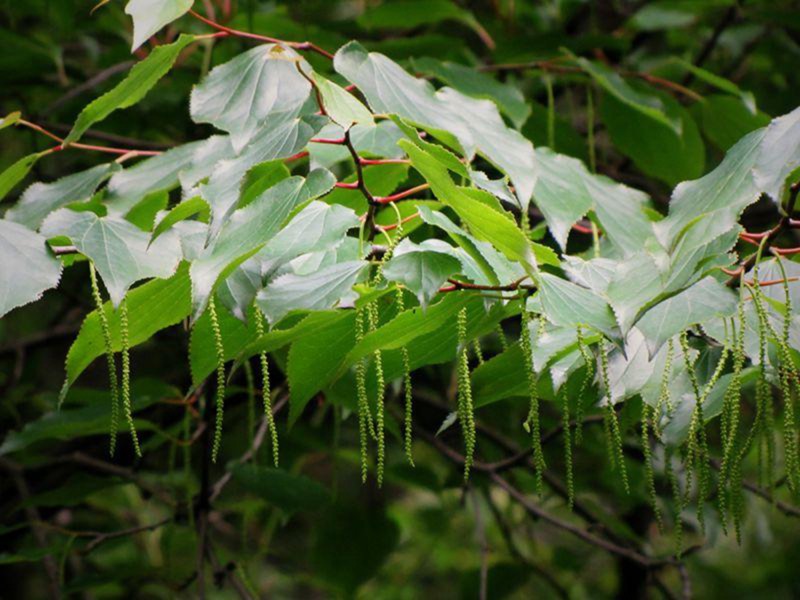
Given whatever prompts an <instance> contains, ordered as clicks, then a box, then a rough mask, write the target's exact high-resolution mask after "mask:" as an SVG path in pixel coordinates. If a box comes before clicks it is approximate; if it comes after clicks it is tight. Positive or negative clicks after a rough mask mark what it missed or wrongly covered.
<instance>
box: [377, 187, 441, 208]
mask: <svg viewBox="0 0 800 600" xmlns="http://www.w3.org/2000/svg"><path fill="white" fill-rule="evenodd" d="M430 187H431V186H430V184H428V183H423V184H421V185H418V186H415V187H413V188H409V189H407V190H404V191H402V192H397V193H396V194H392V195H391V196H379V197H376V198H375V202H377V203H378V204H389V203H391V202H397V201H398V200H402V199H403V198H408V197H409V196H413V195H414V194H416V193H417V192H421V191H423V190H427V189H429V188H430Z"/></svg>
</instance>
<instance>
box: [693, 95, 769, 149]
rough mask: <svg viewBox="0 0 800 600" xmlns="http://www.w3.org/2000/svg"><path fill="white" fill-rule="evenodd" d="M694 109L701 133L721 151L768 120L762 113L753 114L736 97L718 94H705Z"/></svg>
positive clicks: (766, 123) (767, 122) (762, 125)
mask: <svg viewBox="0 0 800 600" xmlns="http://www.w3.org/2000/svg"><path fill="white" fill-rule="evenodd" d="M696 110H697V113H699V121H700V126H701V128H702V130H703V133H704V134H705V136H706V137H707V138H708V139H709V140H710V141H711V142H712V143H713V144H714V145H715V146H716V147H717V148H719V149H720V150H722V151H723V152H727V150H728V149H729V148H730V147H731V146H733V145H734V144H735V143H736V142H738V141H739V140H740V139H741V138H743V137H744V136H745V135H747V134H748V133H750V132H751V131H753V130H755V129H759V128H760V127H764V126H765V125H768V124H769V121H770V118H769V116H767V115H765V114H764V113H762V112H757V113H755V114H753V113H751V112H750V111H749V110H747V108H746V107H745V105H744V104H742V103H741V102H740V101H739V100H738V99H736V98H733V97H732V96H723V95H720V94H715V95H712V96H706V98H705V100H704V101H703V102H701V103H700V104H698V105H696Z"/></svg>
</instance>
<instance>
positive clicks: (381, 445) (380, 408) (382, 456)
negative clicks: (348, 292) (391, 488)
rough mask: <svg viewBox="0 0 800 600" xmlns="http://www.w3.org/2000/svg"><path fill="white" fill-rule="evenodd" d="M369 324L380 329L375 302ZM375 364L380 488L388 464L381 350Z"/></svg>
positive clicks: (369, 310)
mask: <svg viewBox="0 0 800 600" xmlns="http://www.w3.org/2000/svg"><path fill="white" fill-rule="evenodd" d="M367 323H368V324H369V330H370V331H375V330H376V329H377V328H378V303H377V302H375V301H374V300H373V301H372V302H370V303H369V304H367ZM373 360H374V363H375V374H376V378H377V386H376V387H377V393H378V395H377V398H376V400H375V434H376V441H377V446H378V465H377V475H376V479H377V481H378V487H381V486H382V485H383V471H384V465H385V463H386V428H385V425H386V424H385V415H384V405H383V403H384V392H385V388H386V382H385V380H384V375H383V355H382V353H381V351H380V350H375V352H374V353H373Z"/></svg>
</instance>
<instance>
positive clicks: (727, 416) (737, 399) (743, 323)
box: [719, 297, 747, 537]
mask: <svg viewBox="0 0 800 600" xmlns="http://www.w3.org/2000/svg"><path fill="white" fill-rule="evenodd" d="M738 320H739V332H738V334H737V332H736V324H735V323H732V326H731V329H732V335H733V340H734V342H733V372H732V375H731V383H730V385H729V386H728V389H727V390H726V391H725V396H724V398H723V403H722V419H721V424H722V444H723V453H722V465H721V467H720V470H719V490H720V492H719V502H720V510H719V512H720V515H722V523H723V526H724V527H726V528H727V516H728V514H729V513H731V512H733V514H734V517H735V511H732V506H733V503H734V502H735V498H734V496H735V495H738V494H740V493H741V490H740V489H738V488H734V487H733V486H732V485H731V465H732V463H733V462H734V461H735V454H736V440H737V436H738V432H739V418H740V414H741V397H742V368H743V367H744V361H745V351H744V338H745V331H746V329H747V318H746V316H745V311H744V301H743V297H742V298H740V301H739V308H738ZM734 526H735V527H736V530H737V532H738V531H739V522H738V521H736V519H735V518H734ZM737 537H738V534H737Z"/></svg>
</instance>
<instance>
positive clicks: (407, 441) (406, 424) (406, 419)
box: [397, 287, 414, 467]
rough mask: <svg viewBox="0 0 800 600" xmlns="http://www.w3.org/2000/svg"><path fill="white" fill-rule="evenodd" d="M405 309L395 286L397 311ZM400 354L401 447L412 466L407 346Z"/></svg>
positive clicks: (409, 376) (411, 420) (411, 394)
mask: <svg viewBox="0 0 800 600" xmlns="http://www.w3.org/2000/svg"><path fill="white" fill-rule="evenodd" d="M404 310H405V299H404V298H403V290H402V289H401V288H399V287H398V288H397V312H398V313H401V312H403V311H404ZM400 356H401V358H402V360H403V395H404V407H403V408H404V411H403V413H404V415H403V434H404V435H403V449H404V451H405V454H406V459H407V460H408V464H410V465H411V466H412V467H413V466H414V456H413V455H412V453H411V443H412V429H413V406H412V399H413V390H412V388H411V359H410V357H409V355H408V348H407V347H406V346H403V347H402V348H400Z"/></svg>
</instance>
